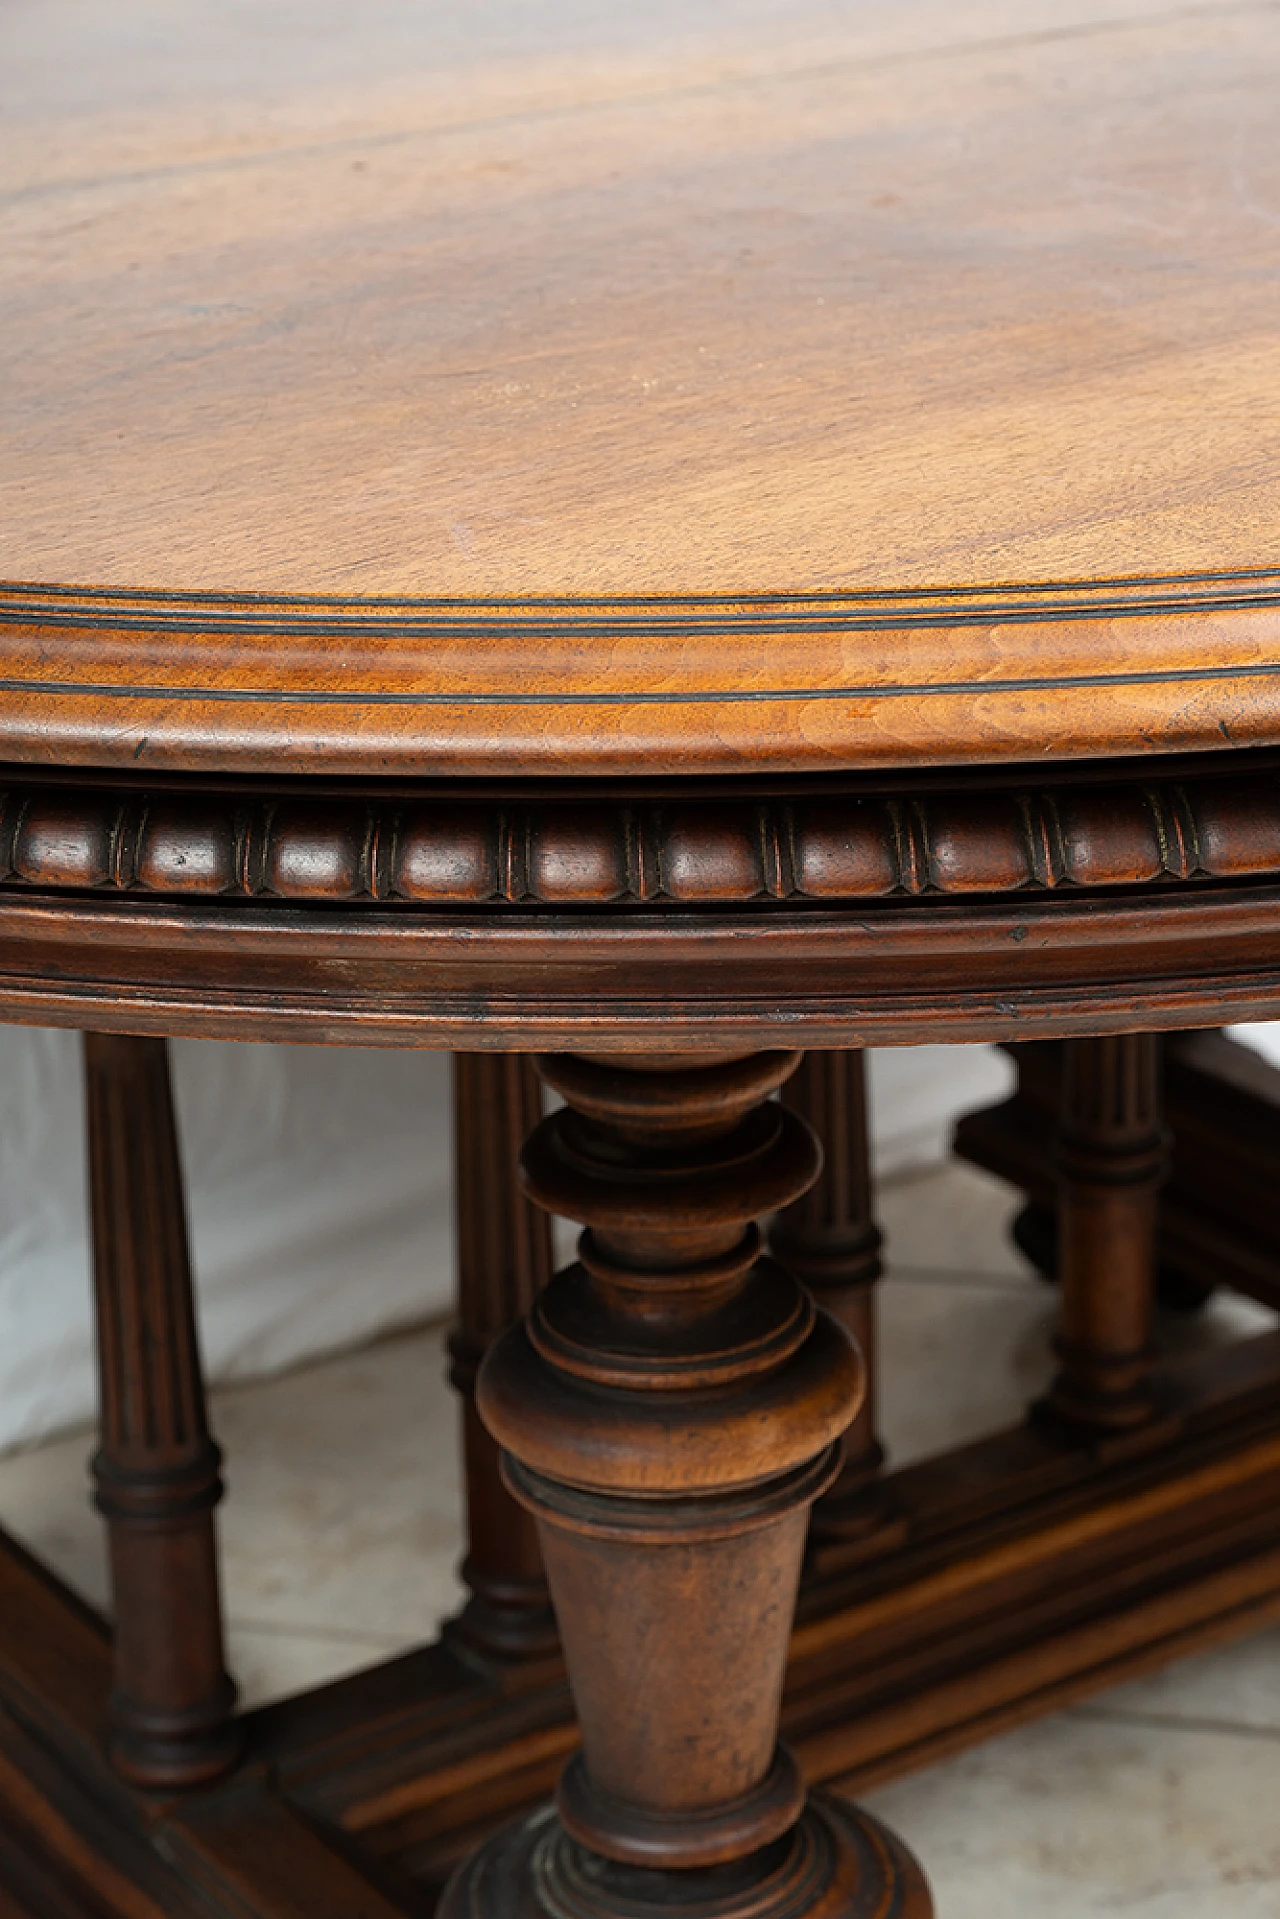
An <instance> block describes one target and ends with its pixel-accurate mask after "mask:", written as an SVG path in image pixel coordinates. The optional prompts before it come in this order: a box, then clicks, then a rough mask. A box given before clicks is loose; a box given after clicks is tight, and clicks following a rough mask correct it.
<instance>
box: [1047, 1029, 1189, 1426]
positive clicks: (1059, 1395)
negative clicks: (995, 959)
mask: <svg viewBox="0 0 1280 1919" xmlns="http://www.w3.org/2000/svg"><path fill="white" fill-rule="evenodd" d="M1165 1151H1166V1146H1165V1138H1164V1134H1163V1133H1162V1131H1161V1127H1160V1101H1159V1054H1158V1050H1157V1042H1156V1038H1155V1036H1154V1035H1153V1034H1151V1033H1121V1034H1113V1035H1110V1036H1108V1037H1107V1038H1104V1039H1077V1040H1071V1041H1069V1042H1068V1043H1067V1045H1066V1047H1065V1048H1064V1051H1063V1071H1062V1120H1061V1126H1060V1130H1059V1134H1058V1142H1057V1151H1056V1157H1057V1170H1058V1179H1059V1205H1058V1218H1059V1243H1058V1244H1059V1250H1058V1264H1059V1278H1060V1282H1061V1288H1062V1305H1061V1320H1060V1330H1059V1335H1058V1339H1057V1350H1058V1357H1059V1360H1060V1362H1061V1365H1060V1370H1059V1372H1058V1376H1057V1378H1056V1379H1055V1380H1054V1383H1053V1386H1052V1389H1051V1391H1050V1395H1049V1404H1050V1407H1051V1409H1052V1411H1053V1412H1054V1413H1055V1414H1056V1415H1057V1416H1058V1418H1059V1419H1061V1420H1064V1421H1065V1422H1066V1423H1067V1424H1068V1425H1070V1426H1072V1427H1075V1428H1077V1429H1080V1430H1084V1431H1086V1432H1094V1433H1099V1434H1105V1433H1113V1432H1122V1431H1124V1430H1126V1429H1127V1428H1130V1427H1134V1426H1139V1425H1142V1424H1143V1423H1145V1422H1146V1421H1147V1420H1148V1419H1150V1418H1151V1417H1152V1416H1153V1415H1154V1413H1155V1412H1156V1410H1157V1406H1156V1402H1155V1398H1154V1395H1153V1392H1152V1388H1151V1383H1150V1368H1151V1357H1152V1354H1151V1314H1152V1303H1153V1299H1154V1294H1155V1250H1156V1196H1157V1193H1158V1190H1159V1186H1160V1181H1161V1178H1162V1177H1163V1174H1164V1165H1165Z"/></svg>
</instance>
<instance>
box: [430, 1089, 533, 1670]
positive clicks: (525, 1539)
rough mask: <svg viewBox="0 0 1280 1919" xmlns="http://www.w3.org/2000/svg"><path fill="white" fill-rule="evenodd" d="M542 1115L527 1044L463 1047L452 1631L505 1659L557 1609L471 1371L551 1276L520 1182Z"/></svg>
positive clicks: (527, 1646)
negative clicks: (458, 1554)
mask: <svg viewBox="0 0 1280 1919" xmlns="http://www.w3.org/2000/svg"><path fill="white" fill-rule="evenodd" d="M541 1114H542V1093H541V1088H540V1085H539V1082H538V1076H537V1074H536V1072H535V1071H534V1067H533V1061H532V1060H531V1059H530V1058H529V1057H528V1055H526V1054H514V1053H513V1054H502V1053H457V1054H455V1055H454V1060H453V1119H454V1129H453V1136H454V1203H455V1207H456V1215H457V1227H458V1235H457V1238H458V1330H457V1332H456V1333H455V1334H454V1336H453V1338H452V1339H451V1340H450V1342H449V1352H450V1358H451V1360H452V1366H451V1370H450V1377H451V1379H452V1381H453V1383H454V1385H455V1386H456V1387H457V1388H458V1390H459V1392H460V1393H461V1395H462V1420H463V1457H464V1462H465V1471H466V1496H467V1556H466V1558H465V1559H464V1561H463V1563H462V1577H463V1579H464V1581H465V1582H466V1584H467V1586H468V1587H469V1588H470V1591H471V1597H470V1599H469V1600H468V1601H467V1604H466V1606H465V1607H464V1608H463V1611H462V1612H461V1614H460V1615H459V1617H458V1618H457V1619H455V1620H452V1621H450V1623H449V1625H448V1626H447V1627H446V1629H445V1630H446V1636H447V1637H450V1638H453V1639H457V1640H461V1641H462V1642H463V1643H465V1644H466V1645H468V1646H470V1647H472V1648H473V1649H475V1650H478V1651H480V1652H483V1653H486V1654H489V1655H491V1656H496V1657H499V1658H519V1657H521V1656H527V1655H532V1654H536V1653H542V1652H547V1651H550V1650H551V1648H553V1647H554V1646H555V1644H556V1624H555V1616H554V1614H553V1613H552V1610H551V1602H550V1599H549V1597H548V1594H547V1582H546V1575H545V1573H544V1572H543V1569H542V1553H541V1551H540V1549H539V1546H538V1530H537V1526H536V1524H535V1522H534V1519H533V1516H532V1514H530V1513H528V1512H527V1511H526V1510H525V1508H524V1507H523V1506H521V1505H519V1504H518V1503H517V1502H516V1500H514V1499H513V1498H512V1497H511V1494H510V1493H509V1492H508V1491H507V1489H506V1487H505V1486H504V1484H503V1483H502V1476H501V1473H500V1471H499V1467H498V1447H497V1443H496V1441H495V1440H494V1439H492V1438H491V1437H490V1435H489V1434H488V1433H487V1432H486V1431H485V1429H484V1427H483V1426H482V1424H481V1423H480V1418H479V1415H478V1414H477V1412H476V1405H475V1381H476V1371H477V1369H478V1367H479V1365H480V1361H481V1360H482V1359H483V1358H484V1355H485V1353H486V1351H487V1350H488V1348H489V1346H490V1345H491V1344H492V1342H493V1341H494V1340H495V1339H496V1338H497V1336H498V1334H499V1333H502V1332H505V1331H506V1329H507V1328H508V1326H511V1325H513V1324H514V1323H515V1321H516V1320H518V1319H519V1318H520V1317H521V1316H522V1315H523V1314H524V1313H525V1312H527V1311H528V1309H529V1307H530V1306H531V1305H532V1304H533V1301H534V1299H535V1298H536V1297H537V1295H538V1294H539V1293H540V1292H541V1291H542V1288H543V1287H544V1286H545V1285H546V1283H547V1281H548V1279H549V1278H550V1276H551V1222H550V1219H549V1218H548V1216H547V1214H546V1213H544V1212H543V1211H542V1210H541V1209H540V1208H539V1207H537V1206H535V1205H533V1204H532V1202H531V1201H530V1200H529V1199H528V1198H526V1196H525V1194H524V1192H523V1191H522V1189H521V1188H520V1187H519V1185H518V1184H517V1181H516V1161H517V1159H518V1157H519V1153H520V1148H521V1145H522V1144H523V1142H524V1140H525V1139H526V1138H527V1137H528V1135H529V1134H530V1133H531V1132H532V1131H533V1128H534V1127H535V1126H536V1125H537V1123H538V1120H539V1118H540V1117H541Z"/></svg>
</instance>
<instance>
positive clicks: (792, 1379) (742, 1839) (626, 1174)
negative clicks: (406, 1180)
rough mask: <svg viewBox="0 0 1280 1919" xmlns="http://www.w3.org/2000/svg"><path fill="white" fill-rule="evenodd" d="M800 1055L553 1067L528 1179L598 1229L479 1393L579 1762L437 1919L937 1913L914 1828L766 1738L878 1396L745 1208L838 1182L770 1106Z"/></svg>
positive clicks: (463, 1873)
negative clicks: (798, 1608)
mask: <svg viewBox="0 0 1280 1919" xmlns="http://www.w3.org/2000/svg"><path fill="white" fill-rule="evenodd" d="M798 1059H799V1055H798V1054H795V1053H784V1052H769V1053H757V1054H753V1055H749V1056H747V1057H741V1056H739V1057H732V1058H719V1059H712V1060H710V1061H708V1060H707V1058H706V1056H705V1055H682V1054H675V1053H671V1054H666V1055H662V1056H658V1057H651V1058H649V1059H648V1060H645V1061H638V1062H633V1061H632V1060H630V1059H625V1058H609V1057H604V1056H591V1057H578V1056H557V1057H551V1058H543V1059H540V1060H539V1061H538V1070H539V1072H540V1073H541V1075H542V1077H543V1079H544V1080H545V1081H546V1082H547V1084H548V1085H549V1086H550V1087H551V1088H552V1089H553V1090H554V1091H556V1092H557V1093H559V1094H560V1095H561V1096H562V1097H563V1099H564V1100H565V1102H566V1105H565V1107H564V1108H563V1110H561V1111H560V1112H558V1113H556V1114H554V1115H553V1116H552V1117H551V1118H550V1119H548V1120H544V1121H543V1122H542V1124H541V1125H540V1126H538V1127H537V1129H536V1130H535V1131H534V1133H533V1135H532V1136H531V1138H530V1139H529V1141H528V1143H527V1145H526V1148H525V1152H524V1156H523V1176H524V1180H525V1183H526V1186H527V1189H528V1191H529V1193H530V1195H531V1196H532V1197H533V1198H534V1199H535V1200H536V1201H537V1202H538V1203H539V1204H540V1205H542V1206H544V1207H546V1208H547V1209H548V1210H549V1211H553V1212H556V1213H560V1214H563V1215H565V1216H566V1217H568V1218H571V1219H577V1220H580V1221H582V1222H583V1224H584V1225H585V1227H586V1229H587V1230H586V1231H585V1232H584V1233H583V1235H582V1237H581V1240H580V1242H579V1260H578V1262H577V1263H576V1264H574V1265H573V1266H570V1267H568V1268H567V1269H566V1270H565V1271H563V1272H561V1273H558V1274H557V1275H556V1276H555V1277H554V1278H553V1279H552V1280H551V1282H550V1284H549V1285H548V1286H547V1288H546V1289H545V1291H544V1292H543V1293H542V1295H541V1296H540V1298H539V1299H538V1300H537V1301H536V1302H535V1304H534V1306H533V1308H532V1310H531V1311H530V1313H529V1315H528V1317H527V1319H526V1320H525V1321H524V1323H523V1324H522V1325H521V1326H518V1327H516V1328H514V1329H513V1330H512V1331H511V1332H510V1333H508V1334H507V1335H505V1336H504V1337H503V1338H502V1339H500V1340H499V1341H498V1342H497V1344H496V1345H495V1346H494V1347H493V1348H492V1349H491V1351H490V1354H489V1356H488V1358H487V1359H486V1361H485V1363H484V1365H483V1367H482V1369H481V1374H480V1380H479V1386H478V1405H479V1409H480V1413H481V1416H482V1418H483V1419H484V1420H485V1423H486V1424H487V1425H488V1427H489V1428H490V1430H491V1431H492V1432H493V1433H494V1435H495V1437H496V1438H497V1439H498V1441H499V1443H500V1444H501V1446H502V1448H503V1455H504V1457H503V1464H504V1470H505V1473H506V1476H507V1482H508V1484H509V1486H510V1488H511V1490H512V1491H513V1493H514V1494H515V1495H516V1497H517V1498H518V1499H520V1500H521V1502H522V1503H523V1504H524V1505H525V1506H527V1507H528V1508H529V1510H530V1511H531V1512H532V1513H533V1514H534V1515H535V1517H536V1519H537V1523H538V1530H539V1535H540V1538H541V1542H542V1551H543V1557H544V1560H545V1563H546V1569H547V1576H548V1579H549V1581H550V1585H551V1591H552V1595H553V1598H554V1601H555V1607H556V1613H557V1617H558V1619H559V1622H560V1630H561V1638H562V1642H563V1645H564V1651H565V1658H566V1661H567V1664H568V1668H569V1676H570V1681H571V1684H572V1686H573V1692H574V1699H575V1703H576V1705H577V1710H578V1717H579V1722H580V1725H581V1728H582V1750H581V1752H580V1754H578V1755H577V1756H576V1757H575V1758H574V1759H573V1760H571V1761H570V1763H569V1765H568V1767H567V1768H566V1770H565V1773H564V1775H563V1777H562V1779H561V1782H560V1787H559V1791H558V1793H557V1798H556V1805H555V1808H554V1809H552V1808H547V1809H546V1810H544V1811H543V1812H541V1813H538V1814H535V1815H533V1816H532V1817H530V1818H527V1819H523V1820H520V1821H517V1822H516V1823H515V1824H513V1825H511V1826H508V1827H507V1828H505V1829H504V1830H503V1831H502V1832H500V1833H498V1834H497V1835H495V1837H494V1838H493V1839H492V1840H490V1841H489V1842H488V1843H487V1844H486V1845H485V1846H484V1847H482V1848H481V1850H480V1851H479V1853H477V1854H476V1855H475V1856H474V1857H473V1858H472V1859H471V1860H470V1861H469V1862H468V1863H467V1864H466V1865H465V1866H463V1867H462V1868H461V1869H460V1871H459V1873H458V1875H457V1876H456V1877H455V1879H454V1880H453V1882H452V1885H451V1887H450V1888H449V1890H448V1891H447V1892H446V1894H445V1899H444V1903H443V1906H442V1908H441V1912H442V1919H462V1916H463V1915H464V1914H466V1915H467V1919H489V1916H490V1915H491V1916H492V1919H499V1916H501V1919H517V1915H527V1916H528V1919H532V1915H535V1914H538V1915H550V1914H555V1915H557V1916H558V1919H563V1916H564V1915H565V1914H573V1915H581V1916H582V1919H623V1915H627V1916H628V1919H635V1915H637V1914H641V1915H643V1914H646V1913H649V1912H653V1913H654V1915H655V1919H656V1915H657V1914H659V1913H662V1914H664V1915H668V1919H670V1915H673V1914H676V1913H687V1914H691V1915H692V1914H705V1915H707V1919H711V1915H713V1914H714V1915H715V1919H748V1915H750V1919H782V1916H783V1915H784V1914H785V1915H787V1919H809V1915H819V1914H820V1915H822V1919H836V1915H847V1916H848V1919H873V1915H887V1914H889V1913H893V1914H894V1915H895V1916H896V1919H927V1915H928V1914H929V1912H930V1905H929V1899H928V1894H927V1892H926V1890H925V1887H924V1882H923V1879H922V1878H921V1877H920V1874H919V1870H918V1868H917V1867H916V1866H915V1865H914V1863H913V1862H912V1861H911V1860H910V1858H909V1856H908V1855H907V1854H906V1853H905V1852H904V1851H903V1850H902V1849H901V1847H899V1846H898V1844H897V1843H896V1841H894V1840H893V1839H891V1838H890V1837H889V1836H888V1835H887V1834H885V1833H884V1832H883V1831H882V1830H881V1829H880V1828H879V1827H877V1826H875V1825H874V1824H873V1822H872V1821H870V1820H869V1819H867V1818H866V1817H864V1816H863V1815H861V1814H858V1813H856V1812H853V1811H852V1810H850V1809H848V1808H846V1807H843V1806H840V1805H838V1804H837V1803H836V1802H835V1801H826V1800H814V1801H811V1802H809V1803H806V1799H805V1793H804V1788H803V1785H802V1782H801V1780H800V1777H799V1774H798V1771H797V1768H796V1765H795V1761H794V1760H793V1759H792V1757H791V1755H790V1754H789V1753H788V1752H787V1751H786V1750H785V1748H783V1747H780V1746H779V1744H778V1742H777V1724H778V1709H779V1702H780V1698H781V1691H782V1680H783V1673H784V1669H785V1664H786V1655H787V1644H788V1639H789V1635H790V1628H791V1620H792V1613H793V1609H794V1604H795V1596H796V1588H797V1585H798V1582H799V1575H800V1563H801V1558H802V1555H803V1551H804V1541H805V1530H806V1524H807V1520H808V1512H809V1507H810V1506H811V1504H812V1503H813V1501H814V1500H815V1499H816V1498H817V1496H818V1495H819V1493H821V1492H822V1490H823V1489H824V1488H825V1487H826V1486H827V1485H828V1484H829V1483H830V1481H831V1479H832V1477H833V1475H834V1474H835V1472H836V1470H837V1469H838V1465H839V1440H840V1436H841V1435H842V1433H843V1432H844V1431H845V1429H846V1428H847V1427H848V1425H849V1423H850V1421H851V1419H852V1418H853V1416H854V1414H855V1413H856V1411H857V1407H858V1404H859V1400H860V1395H861V1392H862V1369H861V1364H860V1361H859V1359H858V1355H857V1352H856V1349H855V1348H854V1346H853V1345H852V1343H851V1341H850V1340H849V1339H848V1337H847V1335H846V1334H845V1333H844V1332H843V1331H842V1329H841V1328H840V1327H839V1326H838V1325H837V1324H836V1323H835V1322H834V1321H833V1320H831V1319H830V1318H829V1317H828V1316H827V1315H825V1314H823V1313H819V1312H817V1311H816V1310H815V1308H814V1306H813V1303H812V1301H811V1300H810V1298H809V1296H808V1294H807V1293H806V1292H805V1291H804V1289H803V1287H802V1286H800V1285H799V1284H798V1282H797V1281H795V1280H794V1279H792V1278H791V1277H790V1276H789V1275H788V1274H787V1273H785V1272H784V1271H783V1269H782V1268H781V1267H779V1266H777V1265H775V1264H774V1263H773V1261H771V1260H769V1259H767V1258H765V1257H763V1256H762V1253H761V1243H760V1236H759V1232H758V1229H757V1227H756V1226H755V1224H754V1220H755V1219H756V1217H758V1216H759V1215H762V1214H765V1213H770V1212H774V1211H776V1210H777V1209H778V1208H780V1207H782V1206H785V1205H788V1204H790V1203H791V1202H792V1201H794V1200H795V1199H796V1198H797V1197H798V1196H799V1195H800V1194H801V1193H802V1192H804V1191H805V1190H806V1189H807V1187H808V1186H809V1185H810V1184H811V1183H812V1181H813V1180H814V1179H815V1178H816V1176H817V1173H818V1170H819V1166H820V1154H819V1151H818V1148H817V1145H816V1143H815V1141H814V1138H813V1135H812V1133H811V1132H810V1131H809V1128H808V1127H807V1126H806V1125H805V1123H804V1122H803V1120H801V1119H800V1118H799V1117H798V1116H797V1115H796V1114H795V1113H794V1112H790V1111H788V1110H787V1109H785V1108H784V1107H783V1106H781V1105H780V1104H779V1103H778V1102H777V1101H775V1100H773V1099H771V1098H770V1095H771V1094H772V1093H773V1092H774V1091H775V1090H776V1089H777V1088H778V1087H779V1086H780V1085H781V1084H782V1083H783V1081H784V1080H785V1079H786V1078H787V1076H788V1075H789V1074H790V1073H791V1072H792V1071H793V1070H794V1069H795V1066H796V1064H797V1063H798Z"/></svg>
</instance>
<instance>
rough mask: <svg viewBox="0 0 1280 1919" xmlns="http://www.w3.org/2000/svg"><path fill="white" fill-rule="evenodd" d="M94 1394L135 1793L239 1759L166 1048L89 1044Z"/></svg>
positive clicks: (119, 1755)
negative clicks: (96, 1382)
mask: <svg viewBox="0 0 1280 1919" xmlns="http://www.w3.org/2000/svg"><path fill="white" fill-rule="evenodd" d="M84 1044H85V1066H86V1083H87V1095H88V1123H89V1177H90V1192H91V1202H92V1216H93V1270H94V1297H95V1302H96V1314H97V1341H98V1364H99V1375H100V1385H101V1445H100V1448H99V1451H98V1453H97V1456H96V1458H95V1460H94V1479H95V1487H96V1503H97V1506H98V1509H99V1511H100V1512H102V1513H103V1514H104V1516H105V1518H106V1521H107V1532H108V1538H109V1542H110V1562H111V1582H112V1588H113V1594H114V1600H115V1685H114V1692H113V1696H112V1702H111V1726H112V1757H113V1760H114V1763H115V1765H116V1767H117V1769H118V1771H120V1772H121V1773H122V1774H123V1775H124V1776H125V1777H126V1778H127V1779H129V1780H130V1781H131V1782H133V1783H134V1784H137V1785H141V1786H147V1787H152V1788H155V1789H158V1790H165V1789H173V1788H177V1787H182V1786H190V1785H197V1784H201V1783H204V1782H205V1781H207V1780H209V1779H211V1778H214V1777H216V1776H217V1775H218V1774H219V1773H221V1772H223V1771H225V1770H226V1769H227V1768H228V1767H229V1766H230V1765H231V1764H232V1763H233V1762H234V1759H235V1757H236V1752H237V1747H238V1736H237V1730H236V1726H235V1723H234V1720H233V1718H232V1709H233V1707H234V1703H235V1689H234V1687H233V1685H232V1683H231V1680H230V1678H229V1677H228V1675H227V1672H226V1667H225V1663H224V1659H223V1645H222V1615H221V1605H220V1599H219V1590H218V1564H217V1555H216V1544H215V1538H214V1525H213V1514H214V1507H215V1506H216V1504H217V1502H218V1500H219V1498H220V1497H221V1492H222V1485H221V1481H220V1478H219V1465H220V1458H219V1453H218V1448H217V1447H216V1446H215V1445H214V1443H213V1440H212V1439H211V1437H210V1435H209V1428H208V1422H207V1419H206V1416H205V1404H204V1388H203V1383H202V1379H201V1369H200V1351H199V1343H198V1340H197V1336H196V1323H195V1311H194V1304H193V1299H192V1289H191V1273H190V1267H189V1263H188V1256H187V1232H186V1220H185V1214H184V1205H183V1193H182V1174H181V1169H180V1165H179V1158H178V1141H177V1133H176V1128H175V1124H174V1113H173V1101H172V1096H171V1093H170V1086H169V1068H168V1058H167V1053H166V1048H165V1043H164V1041H163V1040H158V1039H135V1038H130V1037H127V1036H123V1035H118V1034H102V1033H88V1034H86V1035H85V1043H84Z"/></svg>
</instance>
